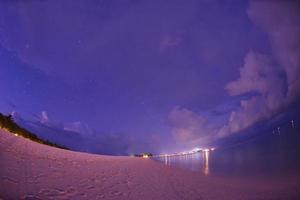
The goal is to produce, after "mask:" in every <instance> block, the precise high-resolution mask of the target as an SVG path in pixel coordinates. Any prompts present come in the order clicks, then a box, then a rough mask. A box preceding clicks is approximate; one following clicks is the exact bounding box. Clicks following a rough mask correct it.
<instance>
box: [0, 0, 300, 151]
mask: <svg viewBox="0 0 300 200" xmlns="http://www.w3.org/2000/svg"><path fill="white" fill-rule="evenodd" d="M299 9H300V6H299V3H297V2H296V1H249V2H248V1H212V0H203V1H199V0H195V1H193V0H189V1H182V0H166V1H159V0H157V1H156V0H154V1H146V0H124V1H117V0H115V1H114V0H113V1H111V0H97V1H96V0H90V1H86V0H82V1H67V0H66V1H47V0H46V1H1V2H0V91H1V96H0V112H4V113H11V112H14V115H15V116H16V118H17V117H18V118H19V119H22V120H21V121H22V122H23V124H24V125H25V126H27V127H29V128H30V129H32V130H34V131H36V132H38V133H39V134H40V135H41V136H43V134H45V132H47V131H48V132H50V133H48V136H47V137H49V138H51V139H53V140H58V141H61V143H65V144H68V145H69V146H74V148H76V149H78V150H84V151H90V152H96V153H107V154H130V153H136V152H143V151H151V152H170V151H178V150H182V149H189V148H193V147H206V146H210V145H212V144H213V143H214V142H215V141H217V140H218V139H220V138H225V137H227V136H229V135H233V134H240V133H241V132H242V131H243V130H245V129H247V128H249V127H251V126H253V125H255V123H257V122H259V121H262V120H267V119H270V118H271V117H273V116H275V115H277V114H278V113H280V112H282V111H283V110H284V109H285V108H287V107H288V106H289V105H291V103H293V102H296V101H298V100H299V96H300V79H299V78H298V77H299V76H300V16H299V14H300V12H299ZM49 130H52V132H51V131H49ZM72 134H73V135H72ZM75 136H76V137H75ZM45 137H46V136H45ZM61 137H65V139H61ZM68 137H69V138H70V139H69V140H68ZM74 137H75V138H74ZM59 138H60V139H59ZM78 138H79V139H78ZM73 140H74V141H73Z"/></svg>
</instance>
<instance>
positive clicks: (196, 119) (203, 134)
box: [168, 106, 214, 145]
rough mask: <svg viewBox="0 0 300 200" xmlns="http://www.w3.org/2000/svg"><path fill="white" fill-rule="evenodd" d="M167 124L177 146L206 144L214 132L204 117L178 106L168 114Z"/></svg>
mask: <svg viewBox="0 0 300 200" xmlns="http://www.w3.org/2000/svg"><path fill="white" fill-rule="evenodd" d="M168 124H169V126H170V127H171V133H172V135H173V137H174V139H175V141H177V143H179V144H187V145H196V144H197V145H199V144H206V143H207V142H208V141H209V140H210V137H211V136H212V132H213V131H214V128H213V127H211V126H210V124H209V123H208V120H207V119H206V118H205V117H203V116H201V115H199V114H196V113H194V112H193V111H191V110H188V109H186V108H181V107H179V106H176V107H175V108H173V110H172V111H171V112H170V113H169V116H168Z"/></svg>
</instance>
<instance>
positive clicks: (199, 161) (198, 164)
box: [156, 152, 211, 175]
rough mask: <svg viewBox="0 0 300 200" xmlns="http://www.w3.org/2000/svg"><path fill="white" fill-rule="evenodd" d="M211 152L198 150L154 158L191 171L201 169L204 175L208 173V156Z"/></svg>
mask: <svg viewBox="0 0 300 200" xmlns="http://www.w3.org/2000/svg"><path fill="white" fill-rule="evenodd" d="M210 153H211V152H199V153H195V154H189V155H180V156H164V157H160V158H156V160H159V161H162V162H163V163H164V164H165V165H168V166H179V167H182V168H188V169H191V170H192V171H201V172H203V173H204V174H205V175H209V174H210V169H209V166H210V165H209V156H210Z"/></svg>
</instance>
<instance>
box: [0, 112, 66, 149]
mask: <svg viewBox="0 0 300 200" xmlns="http://www.w3.org/2000/svg"><path fill="white" fill-rule="evenodd" d="M0 128H4V129H7V130H8V131H9V132H11V133H14V134H18V135H20V136H23V137H24V138H28V139H30V140H33V141H35V142H38V143H40V144H45V145H49V146H53V147H57V148H61V149H68V148H66V147H64V146H60V145H58V144H55V143H52V142H50V141H48V140H43V139H40V138H38V136H37V135H35V134H33V133H31V132H29V131H28V130H26V129H24V128H22V127H20V126H19V125H18V124H17V123H16V122H15V121H14V119H13V117H12V116H11V115H7V116H6V115H3V114H2V113H0Z"/></svg>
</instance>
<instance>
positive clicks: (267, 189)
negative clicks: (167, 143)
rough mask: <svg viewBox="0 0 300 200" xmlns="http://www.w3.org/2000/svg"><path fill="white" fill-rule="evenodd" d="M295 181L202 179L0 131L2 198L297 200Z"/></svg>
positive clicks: (299, 193) (172, 169)
mask: <svg viewBox="0 0 300 200" xmlns="http://www.w3.org/2000/svg"><path fill="white" fill-rule="evenodd" d="M297 177H299V176H298V174H297V176H295V177H294V179H295V180H294V181H289V182H286V181H284V182H274V181H271V180H265V179H263V180H259V179H257V178H255V177H253V180H249V179H246V180H245V179H238V178H237V179H235V178H230V177H218V176H205V175H202V174H200V173H197V172H192V171H187V170H184V169H181V168H178V167H172V166H171V167H170V166H165V165H164V164H163V163H159V162H157V161H154V160H151V159H142V158H134V157H126V156H102V155H95V154H88V153H81V152H73V151H69V150H62V149H58V148H54V147H49V146H46V145H42V144H38V143H35V142H32V141H30V140H26V139H24V138H22V137H16V136H14V135H13V134H8V133H6V132H4V131H2V130H0V185H1V187H0V199H1V198H3V199H26V198H28V199H29V198H31V199H132V200H135V199H143V200H147V199H149V200H156V199H158V200H159V199H170V200H171V199H172V200H177V199H178V200H179V199H191V200H192V199H262V198H264V199H297V197H300V180H299V179H298V180H297ZM255 180H256V181H255ZM257 180H259V181H258V182H257Z"/></svg>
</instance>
